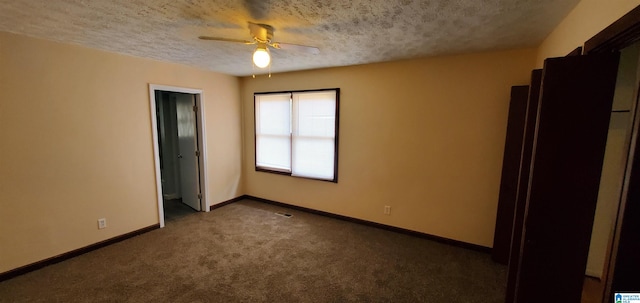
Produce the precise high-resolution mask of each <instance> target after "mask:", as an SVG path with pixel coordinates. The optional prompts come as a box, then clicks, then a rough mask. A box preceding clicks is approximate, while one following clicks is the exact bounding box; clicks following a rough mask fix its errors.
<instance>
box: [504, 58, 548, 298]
mask: <svg viewBox="0 0 640 303" xmlns="http://www.w3.org/2000/svg"><path fill="white" fill-rule="evenodd" d="M540 86H542V70H541V69H536V70H533V71H532V72H531V85H530V89H529V96H528V100H527V115H526V120H525V129H524V136H523V138H522V142H523V145H522V153H521V161H520V171H519V172H518V191H517V195H516V203H515V209H514V215H513V222H512V224H513V227H512V229H513V232H512V234H511V241H510V242H509V245H510V247H509V271H508V272H507V295H506V298H507V302H513V299H514V296H515V285H516V275H517V273H518V257H519V256H520V241H521V240H522V227H523V224H524V209H525V206H526V204H527V188H528V187H529V171H530V168H531V154H532V153H533V136H534V134H535V131H536V121H537V118H538V103H539V101H540Z"/></svg>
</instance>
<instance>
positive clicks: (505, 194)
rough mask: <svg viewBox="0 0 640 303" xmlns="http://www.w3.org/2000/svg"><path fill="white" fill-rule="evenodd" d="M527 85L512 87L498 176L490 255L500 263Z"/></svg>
mask: <svg viewBox="0 0 640 303" xmlns="http://www.w3.org/2000/svg"><path fill="white" fill-rule="evenodd" d="M528 95H529V86H528V85H524V86H513V87H511V102H510V103H509V118H508V120H507V136H506V139H505V143H504V156H503V158H502V177H501V180H500V196H499V197H498V213H497V215H496V228H495V232H494V235H493V248H492V249H491V257H492V258H493V260H494V261H496V262H498V263H502V264H505V265H506V264H507V263H508V262H509V249H510V246H511V234H512V231H513V215H514V210H515V207H516V196H517V192H518V174H519V172H520V155H521V153H522V145H523V141H522V139H523V137H524V128H525V121H526V118H527V99H528Z"/></svg>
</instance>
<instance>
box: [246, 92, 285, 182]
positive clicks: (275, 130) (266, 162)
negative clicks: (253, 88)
mask: <svg viewBox="0 0 640 303" xmlns="http://www.w3.org/2000/svg"><path fill="white" fill-rule="evenodd" d="M255 111H256V113H255V114H256V167H259V168H264V169H271V170H277V171H283V172H291V94H289V93H286V94H265V95H255Z"/></svg>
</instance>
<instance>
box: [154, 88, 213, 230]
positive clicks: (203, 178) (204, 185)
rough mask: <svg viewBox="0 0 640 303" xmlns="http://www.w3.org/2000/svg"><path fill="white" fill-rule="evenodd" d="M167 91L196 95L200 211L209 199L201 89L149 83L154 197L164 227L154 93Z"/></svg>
mask: <svg viewBox="0 0 640 303" xmlns="http://www.w3.org/2000/svg"><path fill="white" fill-rule="evenodd" d="M157 90H161V91H169V92H176V93H187V94H194V95H196V106H197V107H198V109H199V110H198V113H197V120H198V121H197V122H198V124H197V131H198V147H199V150H200V155H201V156H200V161H199V163H200V167H199V171H200V193H201V194H202V200H200V204H201V205H200V208H201V209H202V211H205V212H208V211H209V207H210V204H209V199H208V192H209V191H208V184H209V182H207V181H208V174H207V169H206V168H207V140H206V138H207V136H206V131H205V129H206V128H205V119H204V96H203V93H202V90H201V89H193V88H184V87H176V86H167V85H158V84H149V105H150V109H151V131H152V137H153V162H154V164H155V178H156V197H157V200H158V201H157V202H158V219H159V221H160V227H164V206H163V203H162V177H161V176H160V153H159V151H158V127H157V125H158V121H157V117H156V94H155V91H157Z"/></svg>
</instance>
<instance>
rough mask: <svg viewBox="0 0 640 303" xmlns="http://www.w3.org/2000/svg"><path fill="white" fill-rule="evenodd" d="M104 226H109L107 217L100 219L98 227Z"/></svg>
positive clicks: (102, 227)
mask: <svg viewBox="0 0 640 303" xmlns="http://www.w3.org/2000/svg"><path fill="white" fill-rule="evenodd" d="M104 228H107V219H105V218H100V219H98V229H104Z"/></svg>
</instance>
